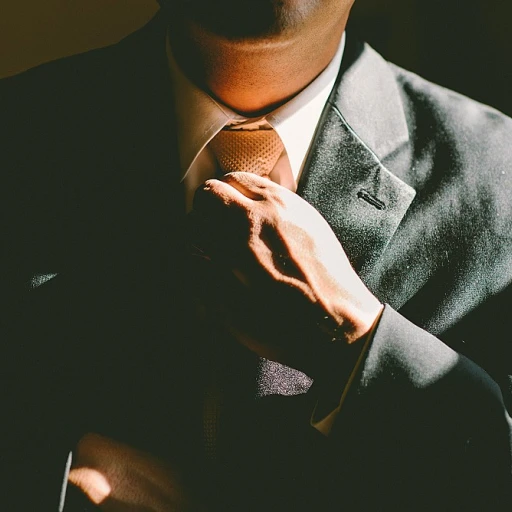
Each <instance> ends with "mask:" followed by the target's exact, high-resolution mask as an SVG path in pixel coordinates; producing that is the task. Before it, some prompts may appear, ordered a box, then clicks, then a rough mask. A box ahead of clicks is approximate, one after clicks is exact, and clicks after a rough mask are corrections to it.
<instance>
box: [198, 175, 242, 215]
mask: <svg viewBox="0 0 512 512" xmlns="http://www.w3.org/2000/svg"><path fill="white" fill-rule="evenodd" d="M250 203H251V200H250V199H249V198H248V197H247V196H245V195H244V194H243V193H241V192H240V191H239V190H238V189H237V188H235V187H233V186H231V185H229V184H228V183H226V182H224V181H221V180H215V179H212V180H207V181H206V182H205V183H204V184H203V185H202V186H200V187H199V188H198V189H197V190H196V193H195V195H194V203H193V208H194V210H195V211H198V212H204V213H206V212H215V211H218V210H219V209H225V208H226V207H230V208H233V207H234V208H243V209H248V208H249V207H250Z"/></svg>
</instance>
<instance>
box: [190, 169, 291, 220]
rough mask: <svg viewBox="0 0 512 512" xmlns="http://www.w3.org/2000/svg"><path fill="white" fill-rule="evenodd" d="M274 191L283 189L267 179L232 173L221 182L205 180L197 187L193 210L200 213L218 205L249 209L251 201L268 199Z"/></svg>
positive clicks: (248, 174) (244, 173)
mask: <svg viewBox="0 0 512 512" xmlns="http://www.w3.org/2000/svg"><path fill="white" fill-rule="evenodd" d="M274 189H276V190H277V189H283V187H280V186H279V185H277V184H276V183H274V182H272V181H271V180H270V179H269V178H264V177H261V176H257V175H255V174H252V173H247V172H233V173H229V174H226V175H225V176H223V178H222V180H217V179H212V180H207V181H206V183H205V184H204V185H202V186H201V187H199V189H198V190H197V191H196V195H195V197H194V209H195V210H199V211H200V210H202V209H205V208H208V207H215V206H219V205H223V206H239V207H244V208H246V209H249V208H250V207H251V202H252V201H262V200H264V199H266V198H268V196H269V192H270V191H274ZM283 190H285V189H283Z"/></svg>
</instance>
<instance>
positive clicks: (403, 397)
mask: <svg viewBox="0 0 512 512" xmlns="http://www.w3.org/2000/svg"><path fill="white" fill-rule="evenodd" d="M162 4H163V8H164V9H163V13H162V14H160V15H159V16H157V18H155V19H154V20H153V21H152V22H150V24H148V26H147V27H145V28H143V29H142V30H141V31H139V32H138V33H136V34H134V35H132V36H130V37H128V38H127V39H125V40H124V41H122V42H121V43H119V44H118V45H114V46H112V47H109V48H106V49H103V50H98V51H95V52H90V53H88V54H84V55H81V56H77V57H73V58H70V59H65V60H63V61H58V62H55V63H51V64H49V65H45V66H42V67H40V68H37V69H35V70H32V71H29V72H28V73H26V74H23V75H20V76H18V77H14V78H11V79H7V80H4V81H3V82H2V83H1V84H0V97H1V98H2V123H3V125H4V127H5V129H4V133H5V134H6V136H5V137H4V141H3V142H4V148H3V154H4V166H5V169H6V170H5V172H4V173H3V176H2V179H3V180H4V183H3V186H2V190H5V191H6V192H7V193H6V197H5V198H4V201H3V202H2V204H3V207H4V208H5V218H6V219H7V222H6V225H5V235H4V239H5V240H6V247H7V248H8V250H7V251H6V252H5V254H4V255H3V258H4V261H3V268H4V269H5V271H4V275H3V280H4V286H3V292H4V295H3V300H4V304H3V311H4V319H3V325H2V328H3V330H4V333H3V336H4V338H5V340H6V343H5V350H6V354H5V357H4V369H3V370H4V371H3V372H2V374H3V376H4V379H5V380H4V383H5V384H4V386H3V389H5V390H7V389H12V386H13V384H14V390H13V391H12V392H11V391H9V392H6V393H5V394H4V395H5V396H4V403H5V411H6V418H8V421H6V423H7V425H6V426H7V429H6V434H5V435H4V440H5V443H4V445H5V446H4V450H3V460H2V472H3V473H4V474H5V478H4V486H3V490H4V491H5V492H4V495H5V497H4V502H5V503H9V510H31V509H35V508H36V507H38V508H40V509H43V510H46V509H48V510H56V509H58V507H59V506H60V508H61V509H62V508H64V510H73V509H77V508H78V509H79V507H84V506H85V507H88V506H90V505H92V504H93V503H95V504H96V505H97V506H98V507H100V508H102V509H104V510H121V509H123V507H124V509H126V510H148V509H149V510H187V509H192V510H193V509H199V510H202V509H205V510H311V509H319V510H341V509H349V510H458V509H460V510H508V509H509V505H510V497H511V492H512V473H511V471H512V469H511V468H512V463H511V457H512V455H511V421H510V407H511V391H512V390H511V388H510V386H511V384H510V377H509V376H510V374H511V368H510V365H511V362H510V361H511V359H510V343H509V341H508V335H507V329H503V327H506V326H507V306H508V304H509V303H510V302H509V300H510V289H509V283H510V281H511V278H512V266H511V265H510V249H511V245H512V232H511V229H512V223H511V220H512V211H511V207H510V204H509V200H508V190H509V189H510V185H511V183H510V171H509V163H508V160H509V153H510V142H511V140H510V139H511V135H510V133H512V131H511V130H510V128H512V124H511V122H510V120H508V119H507V118H505V117H504V116H503V115H501V114H499V113H497V112H496V111H494V110H492V109H490V108H487V107H484V106H482V105H478V104H476V103H474V102H472V101H470V100H468V99H466V98H463V97H461V96H459V95H457V94H455V93H451V92H449V91H446V90H443V89H441V88H439V87H436V86H434V85H432V84H429V83H427V82H425V81H424V80H422V79H420V78H418V77H417V76H414V75H412V74H410V73H408V72H406V71H403V70H401V69H399V68H397V67H395V66H393V65H391V64H388V63H386V62H385V61H384V60H383V59H382V58H381V57H380V56H379V55H377V54H376V53H375V52H374V51H373V50H372V49H370V48H369V47H367V46H365V45H362V44H360V43H359V42H358V41H357V40H356V39H355V37H352V36H351V35H350V33H349V34H348V35H344V34H345V25H346V22H347V18H348V14H349V11H350V7H351V6H352V2H351V1H350V0H348V1H342V2H339V1H334V0H324V1H319V2H305V1H304V2H301V1H293V0H287V1H284V2H272V1H270V0H269V1H268V2H259V3H258V4H256V5H255V6H252V9H251V16H247V7H248V4H247V2H245V1H240V0H238V1H237V2H232V1H230V0H222V1H221V0H219V1H218V2H206V1H202V0H198V1H195V2H185V1H183V2H170V1H169V2H165V3H164V2H162ZM251 5H252V4H251ZM304 63H306V64H304ZM240 131H242V132H243V131H248V132H258V133H260V132H269V133H264V134H263V135H264V136H265V137H266V136H267V135H270V136H271V138H272V141H271V142H270V143H269V144H267V143H266V142H265V145H263V146H262V147H263V148H264V150H262V151H261V152H262V153H264V154H265V155H270V154H272V155H274V153H275V152H272V151H273V150H272V151H271V149H270V148H275V146H276V144H277V147H278V151H277V153H276V154H275V155H274V156H272V158H270V160H272V162H271V165H270V169H269V170H268V172H267V171H263V170H262V169H263V167H262V166H261V165H260V164H258V166H257V169H256V171H257V172H260V174H264V175H265V176H263V177H262V176H255V175H253V174H251V173H247V172H240V173H237V172H231V171H240V170H242V171H243V170H244V168H242V169H234V168H233V167H230V166H231V164H230V162H231V163H232V162H238V161H239V159H240V155H239V154H236V152H235V153H233V152H231V153H226V152H225V148H226V147H231V146H230V144H224V142H220V143H219V144H217V142H216V141H220V140H221V139H224V140H226V138H228V139H229V138H231V137H232V136H233V133H230V132H240ZM276 133H277V135H278V138H277V139H276V138H275V137H274V134H276ZM219 136H220V138H218V137H219ZM239 136H240V133H238V134H235V137H239ZM258 136H259V135H258ZM242 137H246V134H242ZM231 140H234V139H231ZM276 140H277V143H276V142H275V141H276ZM236 144H239V142H237V143H236ZM236 144H232V146H233V145H234V146H236ZM252 144H253V143H252V142H251V143H250V144H249V145H248V146H247V148H249V146H251V145H252ZM279 144H282V146H279ZM248 154H249V149H246V150H244V152H243V155H242V156H243V157H246V156H247V155H248ZM226 155H227V156H226ZM258 158H260V156H259V152H258V151H257V152H256V157H255V159H256V160H258ZM253 160H254V159H252V158H251V159H247V160H245V163H244V165H245V166H247V170H248V168H249V167H251V166H252V165H253V163H252V162H253ZM260 160H261V159H260ZM260 160H258V161H259V162H260V163H261V161H260ZM266 160H268V158H265V161H266ZM219 168H220V169H219ZM219 170H223V171H227V174H226V175H224V176H220V175H219ZM267 175H268V177H267ZM268 178H270V179H268ZM205 180H206V181H205ZM198 186H199V190H198V192H197V193H195V195H194V191H195V189H196V188H197V187H198ZM191 210H192V211H191ZM187 211H191V213H189V214H188V215H187V216H185V212H187ZM383 304H387V305H386V306H383ZM468 358H470V359H472V360H474V361H475V362H472V361H471V360H470V359H468ZM475 363H476V364H475ZM70 452H72V453H73V456H72V458H70V457H68V454H69V453H70ZM68 477H69V480H70V481H71V482H72V483H73V484H74V486H69V489H68V496H67V498H66V493H65V492H64V491H65V489H66V487H68V485H67V480H68ZM20 485H21V486H23V488H24V489H26V492H23V493H20V492H19V488H20ZM75 487H76V488H79V489H81V492H82V493H83V496H82V495H78V494H73V493H74V489H75ZM81 499H83V500H85V501H82V503H80V504H78V503H76V502H75V503H73V500H78V501H80V500H81ZM86 502H87V503H88V504H87V505H84V503H86Z"/></svg>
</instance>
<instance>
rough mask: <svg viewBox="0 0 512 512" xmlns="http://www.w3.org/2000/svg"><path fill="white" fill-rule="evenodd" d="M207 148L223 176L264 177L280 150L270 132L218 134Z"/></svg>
mask: <svg viewBox="0 0 512 512" xmlns="http://www.w3.org/2000/svg"><path fill="white" fill-rule="evenodd" d="M210 144H211V147H212V149H213V152H214V154H215V156H216V158H217V161H218V162H219V166H220V168H221V170H222V171H223V172H224V173H227V172H237V171H245V172H252V173H254V174H258V175H259V176H268V175H269V174H270V172H271V171H272V169H273V168H274V166H275V165H276V163H277V160H278V159H279V157H280V156H281V153H282V152H283V149H284V146H283V143H282V142H281V139H280V137H279V135H278V134H277V133H276V131H275V130H273V129H268V130H261V129H260V130H222V131H220V132H219V133H218V134H217V135H216V136H215V138H214V139H213V140H212V141H211V143H210Z"/></svg>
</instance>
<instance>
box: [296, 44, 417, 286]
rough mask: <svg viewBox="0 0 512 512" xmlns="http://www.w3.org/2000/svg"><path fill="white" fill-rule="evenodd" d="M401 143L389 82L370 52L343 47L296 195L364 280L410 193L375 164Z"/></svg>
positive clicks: (404, 137)
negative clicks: (325, 225)
mask: <svg viewBox="0 0 512 512" xmlns="http://www.w3.org/2000/svg"><path fill="white" fill-rule="evenodd" d="M407 143H408V131H407V125H406V122H405V114H404V111H403V107H402V103H401V99H400V97H399V92H398V89H397V86H396V82H395V78H394V76H393V75H392V73H391V70H390V69H389V67H388V64H387V63H386V62H385V61H384V60H383V59H382V58H381V57H380V56H379V55H378V54H377V53H375V52H374V51H373V50H372V49H370V48H369V47H367V46H361V45H360V44H358V43H353V44H352V46H351V47H347V51H346V53H345V56H344V62H343V66H342V69H341V71H340V76H339V78H338V83H337V86H336V87H335V89H334V91H333V93H332V94H331V97H330V98H329V101H328V104H327V106H326V108H325V110H324V113H323V118H322V121H321V124H320V127H319V129H318V130H317V134H316V136H315V144H314V145H313V150H312V151H311V153H310V155H309V158H308V162H307V164H306V167H305V171H304V172H303V175H302V178H301V181H300V183H299V189H298V193H299V194H300V195H301V196H302V197H303V198H304V199H305V200H306V201H308V202H309V203H311V204H312V205H313V206H314V207H315V208H316V209H317V210H318V211H319V212H320V213H321V214H322V215H323V216H324V218H325V219H326V220H327V222H328V223H329V224H330V226H331V228H332V229H333V231H334V232H335V234H336V236H337V237H338V239H339V240H340V242H341V243H342V245H343V247H344V249H345V251H346V253H347V255H348V257H349V259H350V261H351V263H352V264H353V266H354V267H355V268H356V270H357V271H358V272H359V273H360V275H361V277H362V278H363V279H366V278H368V277H369V275H370V274H371V272H372V269H373V268H374V265H375V263H376V261H377V260H378V258H379V257H380V255H381V254H382V252H383V251H384V250H385V248H386V246H387V244H388V243H389V241H390V239H391V238H392V236H393V234H394V233H395V231H396V229H397V228H398V226H399V224H400V222H401V221H402V218H403V217H404V215H405V213H406V212H407V210H408V208H409V206H410V204H411V202H412V200H413V199H414V196H415V191H414V189H413V188H411V187H410V186H409V185H408V184H407V183H405V182H404V181H402V180H401V179H400V178H398V177H397V176H396V175H394V174H393V173H391V172H390V171H389V170H388V169H386V167H385V166H384V165H383V164H382V163H381V161H382V160H383V159H384V158H386V157H388V156H389V155H391V154H392V153H394V152H396V151H399V150H400V148H401V147H402V146H404V145H407Z"/></svg>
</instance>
